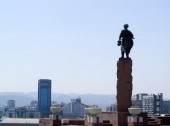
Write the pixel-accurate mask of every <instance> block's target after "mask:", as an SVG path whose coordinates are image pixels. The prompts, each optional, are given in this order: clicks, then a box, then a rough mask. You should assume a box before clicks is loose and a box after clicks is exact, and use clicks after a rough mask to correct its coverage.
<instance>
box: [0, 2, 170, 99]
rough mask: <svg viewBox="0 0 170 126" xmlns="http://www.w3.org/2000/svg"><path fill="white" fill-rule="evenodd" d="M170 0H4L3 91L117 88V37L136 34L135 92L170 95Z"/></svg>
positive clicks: (0, 28)
mask: <svg viewBox="0 0 170 126" xmlns="http://www.w3.org/2000/svg"><path fill="white" fill-rule="evenodd" d="M169 4H170V1H168V0H164V1H158V0H150V1H147V0H142V1H133V0H132V1H130V2H129V0H119V1H118V0H115V1H112V0H107V1H104V0H81V1H79V0H58V1H54V0H51V1H45V0H41V1H39V0H38V1H35V0H24V1H23V0H12V1H10V0H5V1H0V15H1V20H0V43H1V46H0V55H1V56H0V61H1V62H0V70H1V72H0V82H1V87H0V92H8V91H9V92H13V91H16V92H19V91H24V92H30V91H37V87H38V85H37V84H38V80H39V79H50V80H52V92H55V93H80V94H83V93H92V94H116V84H117V82H116V81H117V77H116V73H117V68H116V65H117V61H118V59H119V57H120V56H121V55H120V47H118V46H117V40H118V37H119V33H120V31H121V30H122V29H123V25H124V24H125V23H128V24H129V30H131V31H132V32H133V34H134V37H135V39H134V47H133V48H132V50H131V53H130V57H131V58H132V60H133V72H132V75H133V94H137V93H148V94H150V93H154V94H157V93H163V94H164V97H165V98H170V93H169V88H170V86H169V82H170V78H169V74H170V68H169V66H168V65H169V64H170V59H169V58H168V57H169V54H170V50H169V45H170V43H169V41H170V37H169V35H170V25H169V22H170V15H169V13H168V12H169V11H170V8H169Z"/></svg>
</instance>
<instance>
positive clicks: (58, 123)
mask: <svg viewBox="0 0 170 126" xmlns="http://www.w3.org/2000/svg"><path fill="white" fill-rule="evenodd" d="M52 118H53V119H52V120H53V126H61V117H60V116H59V115H54V116H52Z"/></svg>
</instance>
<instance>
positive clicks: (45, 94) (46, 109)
mask: <svg viewBox="0 0 170 126" xmlns="http://www.w3.org/2000/svg"><path fill="white" fill-rule="evenodd" d="M50 107H51V80H49V79H40V80H38V109H39V111H40V117H41V118H46V117H49V115H50Z"/></svg>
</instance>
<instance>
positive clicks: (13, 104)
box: [7, 100, 15, 108]
mask: <svg viewBox="0 0 170 126" xmlns="http://www.w3.org/2000/svg"><path fill="white" fill-rule="evenodd" d="M7 106H8V108H15V100H8V102H7Z"/></svg>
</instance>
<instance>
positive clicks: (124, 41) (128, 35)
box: [118, 24, 134, 58]
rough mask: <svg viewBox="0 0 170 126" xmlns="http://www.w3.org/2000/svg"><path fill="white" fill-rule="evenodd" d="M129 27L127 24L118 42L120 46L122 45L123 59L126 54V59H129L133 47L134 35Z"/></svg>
mask: <svg viewBox="0 0 170 126" xmlns="http://www.w3.org/2000/svg"><path fill="white" fill-rule="evenodd" d="M128 27H129V25H128V24H125V25H124V29H123V30H122V31H121V33H120V35H119V40H118V46H120V45H121V55H122V56H121V58H124V53H126V58H129V53H130V50H131V48H132V47H133V39H134V37H133V34H132V32H131V31H129V30H128Z"/></svg>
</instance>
